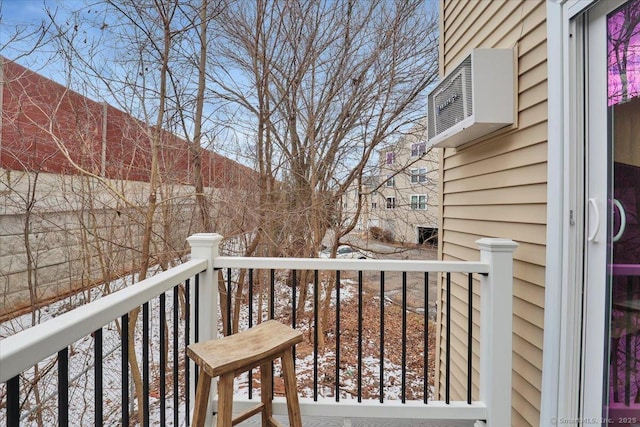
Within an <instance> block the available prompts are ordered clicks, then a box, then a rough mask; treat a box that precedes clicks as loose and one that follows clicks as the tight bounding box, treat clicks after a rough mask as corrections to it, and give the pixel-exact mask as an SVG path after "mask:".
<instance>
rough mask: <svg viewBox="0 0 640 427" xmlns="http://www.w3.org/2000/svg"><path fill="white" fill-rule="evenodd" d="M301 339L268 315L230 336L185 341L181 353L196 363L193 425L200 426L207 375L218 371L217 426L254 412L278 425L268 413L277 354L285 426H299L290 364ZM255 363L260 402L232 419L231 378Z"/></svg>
mask: <svg viewBox="0 0 640 427" xmlns="http://www.w3.org/2000/svg"><path fill="white" fill-rule="evenodd" d="M301 341H302V332H300V331H297V330H295V329H292V328H290V327H288V326H285V325H283V324H282V323H279V322H277V321H275V320H269V321H267V322H264V323H262V324H260V325H258V326H255V327H253V328H250V329H248V330H246V331H243V332H239V333H237V334H235V335H230V336H227V337H224V338H219V339H214V340H210V341H205V342H200V343H195V344H191V345H190V346H189V347H188V348H187V355H188V356H189V357H190V358H191V359H193V361H194V362H195V363H196V364H197V365H198V366H200V376H199V379H198V386H197V390H196V401H195V408H194V413H193V425H194V426H195V427H202V426H204V421H205V418H206V415H207V401H208V400H209V390H210V388H211V379H212V378H214V377H217V376H219V377H220V379H219V380H218V423H217V426H218V427H231V426H232V425H235V424H238V423H240V422H242V421H244V420H246V419H247V418H249V417H252V416H253V415H255V414H257V413H258V412H262V425H263V426H280V424H279V423H278V422H277V421H276V420H275V419H274V418H273V413H272V408H271V398H272V381H273V378H272V365H271V362H272V361H273V360H274V359H278V358H281V359H282V372H283V374H284V390H285V396H286V399H287V410H288V412H289V424H290V426H291V427H302V419H301V417H300V405H299V403H298V390H297V387H296V374H295V371H294V366H293V347H294V346H295V345H296V344H297V343H299V342H301ZM256 366H260V390H261V393H260V394H261V400H262V402H261V403H260V404H259V405H258V406H256V407H255V408H252V409H250V410H248V411H246V412H244V413H242V414H240V415H239V416H237V417H236V418H233V417H232V406H233V379H234V378H235V377H236V376H238V375H239V374H241V373H243V372H246V371H248V370H250V369H252V368H254V367H256ZM250 381H251V380H250ZM249 387H251V384H249Z"/></svg>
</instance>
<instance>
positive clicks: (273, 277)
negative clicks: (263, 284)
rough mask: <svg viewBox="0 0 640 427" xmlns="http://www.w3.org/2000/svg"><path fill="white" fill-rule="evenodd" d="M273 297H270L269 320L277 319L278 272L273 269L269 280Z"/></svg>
mask: <svg viewBox="0 0 640 427" xmlns="http://www.w3.org/2000/svg"><path fill="white" fill-rule="evenodd" d="M269 283H270V285H271V286H270V288H269V289H270V291H271V295H270V296H269V319H275V317H276V271H275V270H274V269H273V268H272V269H271V273H270V278H269Z"/></svg>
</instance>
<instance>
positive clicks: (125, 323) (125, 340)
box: [120, 313, 129, 426]
mask: <svg viewBox="0 0 640 427" xmlns="http://www.w3.org/2000/svg"><path fill="white" fill-rule="evenodd" d="M120 330H121V331H122V332H121V334H122V336H121V339H120V342H121V346H120V347H121V348H122V354H121V364H120V368H121V369H122V402H121V406H122V425H123V426H128V425H129V314H128V313H127V314H125V315H123V316H122V317H121V322H120Z"/></svg>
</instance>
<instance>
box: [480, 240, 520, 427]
mask: <svg viewBox="0 0 640 427" xmlns="http://www.w3.org/2000/svg"><path fill="white" fill-rule="evenodd" d="M476 244H477V245H478V246H479V247H480V261H483V262H487V263H489V274H488V275H486V276H481V277H482V278H481V289H480V301H481V307H480V312H481V314H480V387H479V388H480V396H479V397H480V401H482V402H485V403H486V405H487V425H488V426H491V427H495V426H510V425H511V376H512V372H511V371H512V351H513V347H512V340H513V339H512V333H513V251H514V250H515V249H516V248H517V247H518V244H517V243H515V242H514V241H512V240H509V239H489V238H485V239H480V240H478V241H476Z"/></svg>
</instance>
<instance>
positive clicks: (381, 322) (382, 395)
mask: <svg viewBox="0 0 640 427" xmlns="http://www.w3.org/2000/svg"><path fill="white" fill-rule="evenodd" d="M383 402H384V271H381V272H380V403H383Z"/></svg>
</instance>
